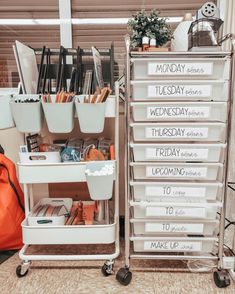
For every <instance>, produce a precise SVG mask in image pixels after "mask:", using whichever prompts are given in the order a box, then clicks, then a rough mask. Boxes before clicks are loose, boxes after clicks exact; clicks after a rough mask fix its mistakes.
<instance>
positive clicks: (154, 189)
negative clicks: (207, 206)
mask: <svg viewBox="0 0 235 294" xmlns="http://www.w3.org/2000/svg"><path fill="white" fill-rule="evenodd" d="M145 195H146V196H150V197H151V196H155V197H156V196H158V197H201V198H203V197H205V195H206V188H205V187H184V186H169V185H163V186H146V187H145Z"/></svg>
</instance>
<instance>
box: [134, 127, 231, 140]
mask: <svg viewBox="0 0 235 294" xmlns="http://www.w3.org/2000/svg"><path fill="white" fill-rule="evenodd" d="M130 126H131V127H132V129H133V136H134V140H135V141H156V140H157V141H174V143H177V141H179V142H181V141H184V142H185V141H191V142H192V141H194V142H197V141H199V142H200V141H202V142H208V141H210V142H225V135H226V124H224V123H197V124H195V123H192V122H191V123H131V124H130Z"/></svg>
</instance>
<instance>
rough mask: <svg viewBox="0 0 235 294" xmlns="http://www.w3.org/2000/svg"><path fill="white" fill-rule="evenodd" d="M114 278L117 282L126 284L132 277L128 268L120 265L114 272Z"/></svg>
mask: <svg viewBox="0 0 235 294" xmlns="http://www.w3.org/2000/svg"><path fill="white" fill-rule="evenodd" d="M116 279H117V280H118V282H119V283H120V284H121V285H123V286H127V285H129V284H130V282H131V279H132V273H131V272H130V271H129V269H128V268H125V267H122V268H120V269H119V271H118V272H117V274H116Z"/></svg>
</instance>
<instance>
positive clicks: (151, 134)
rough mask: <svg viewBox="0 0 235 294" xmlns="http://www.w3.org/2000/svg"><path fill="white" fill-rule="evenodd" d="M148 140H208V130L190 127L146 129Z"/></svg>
mask: <svg viewBox="0 0 235 294" xmlns="http://www.w3.org/2000/svg"><path fill="white" fill-rule="evenodd" d="M145 138H146V139H170V138H172V139H177V138H178V139H206V138H208V128H207V127H204V128H200V127H198V128H197V127H196V128H188V127H170V126H169V127H146V128H145Z"/></svg>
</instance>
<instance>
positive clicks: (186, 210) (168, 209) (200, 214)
mask: <svg viewBox="0 0 235 294" xmlns="http://www.w3.org/2000/svg"><path fill="white" fill-rule="evenodd" d="M146 216H167V217H195V218H204V217H205V216H206V209H205V207H193V208H192V207H178V206H177V207H174V206H164V207H156V206H148V207H146Z"/></svg>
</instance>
